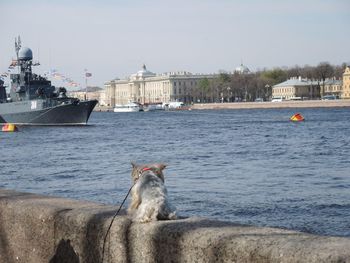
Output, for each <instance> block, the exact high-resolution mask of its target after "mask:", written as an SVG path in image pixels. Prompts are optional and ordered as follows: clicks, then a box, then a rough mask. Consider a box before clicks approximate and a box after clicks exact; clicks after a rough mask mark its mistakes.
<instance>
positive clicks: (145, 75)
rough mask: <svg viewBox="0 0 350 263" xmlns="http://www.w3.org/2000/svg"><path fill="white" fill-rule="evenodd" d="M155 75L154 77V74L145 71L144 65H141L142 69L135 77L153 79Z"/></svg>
mask: <svg viewBox="0 0 350 263" xmlns="http://www.w3.org/2000/svg"><path fill="white" fill-rule="evenodd" d="M155 75H156V74H155V73H153V72H151V71H149V70H147V68H146V65H145V64H143V66H142V69H141V70H139V71H138V72H137V73H136V77H139V78H147V77H154V76H155Z"/></svg>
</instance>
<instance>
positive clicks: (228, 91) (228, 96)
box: [227, 87, 231, 102]
mask: <svg viewBox="0 0 350 263" xmlns="http://www.w3.org/2000/svg"><path fill="white" fill-rule="evenodd" d="M230 90H231V88H230V87H227V102H230Z"/></svg>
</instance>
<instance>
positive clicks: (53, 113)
mask: <svg viewBox="0 0 350 263" xmlns="http://www.w3.org/2000/svg"><path fill="white" fill-rule="evenodd" d="M15 48H16V55H17V61H16V64H17V67H18V73H17V74H11V75H10V78H11V87H10V93H9V94H7V92H6V88H5V86H4V82H3V81H2V80H1V79H0V124H1V123H13V124H17V125H83V124H86V123H87V121H88V119H89V117H90V114H91V112H92V110H93V108H94V107H95V106H96V104H97V100H84V101H81V100H79V99H77V98H71V97H67V95H66V92H67V91H66V89H65V88H63V87H60V88H55V87H54V86H52V85H51V81H49V80H47V79H46V78H44V77H42V76H40V75H37V74H34V73H32V66H33V53H32V51H31V50H30V49H29V48H27V47H21V41H20V39H18V40H16V41H15Z"/></svg>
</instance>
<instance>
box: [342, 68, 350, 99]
mask: <svg viewBox="0 0 350 263" xmlns="http://www.w3.org/2000/svg"><path fill="white" fill-rule="evenodd" d="M341 98H342V99H350V67H349V66H347V67H346V69H345V71H344V73H343V91H342V95H341Z"/></svg>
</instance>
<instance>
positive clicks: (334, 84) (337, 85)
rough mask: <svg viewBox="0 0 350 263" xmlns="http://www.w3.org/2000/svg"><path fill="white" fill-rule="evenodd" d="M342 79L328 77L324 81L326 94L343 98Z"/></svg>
mask: <svg viewBox="0 0 350 263" xmlns="http://www.w3.org/2000/svg"><path fill="white" fill-rule="evenodd" d="M342 91H343V87H342V81H341V80H340V79H326V80H325V83H324V94H325V95H332V96H335V97H336V98H341V96H342Z"/></svg>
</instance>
